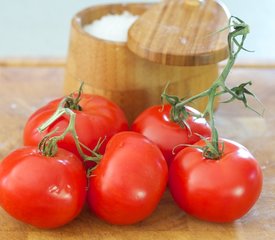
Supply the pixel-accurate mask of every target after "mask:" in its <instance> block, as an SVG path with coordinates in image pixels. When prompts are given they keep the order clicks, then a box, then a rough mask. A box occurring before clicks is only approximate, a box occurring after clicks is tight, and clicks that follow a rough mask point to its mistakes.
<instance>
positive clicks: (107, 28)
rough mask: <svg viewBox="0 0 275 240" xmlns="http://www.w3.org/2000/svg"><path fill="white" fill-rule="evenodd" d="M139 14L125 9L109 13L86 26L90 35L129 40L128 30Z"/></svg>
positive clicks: (110, 39)
mask: <svg viewBox="0 0 275 240" xmlns="http://www.w3.org/2000/svg"><path fill="white" fill-rule="evenodd" d="M137 18H138V16H136V15H133V14H131V13H129V12H128V11H124V12H122V13H121V14H108V15H105V16H103V17H102V18H100V19H98V20H95V21H93V22H92V23H91V24H87V25H85V26H84V30H85V31H86V32H88V33H89V34H90V35H92V36H95V37H97V38H100V39H104V40H109V41H114V42H127V38H128V30H129V28H130V27H131V25H132V24H133V23H134V22H135V21H136V20H137Z"/></svg>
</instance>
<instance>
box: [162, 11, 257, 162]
mask: <svg viewBox="0 0 275 240" xmlns="http://www.w3.org/2000/svg"><path fill="white" fill-rule="evenodd" d="M228 28H229V29H231V31H230V32H229V34H228V51H229V58H228V61H227V64H226V65H225V67H224V69H223V71H222V73H221V74H220V76H219V77H218V78H217V79H216V80H215V81H214V82H213V84H212V85H211V86H210V87H209V88H208V89H207V90H205V91H203V92H201V93H198V94H196V95H194V96H191V97H190V98H188V99H179V98H178V97H177V96H172V95H168V94H167V93H166V89H167V87H166V88H165V90H164V92H163V93H162V96H161V97H162V99H165V100H167V102H168V103H170V105H171V106H172V109H171V112H170V117H171V119H172V121H174V122H176V123H178V124H179V125H182V124H184V127H187V128H188V124H186V119H187V118H188V117H189V116H190V114H192V113H190V112H189V111H187V110H186V107H185V106H186V105H187V104H189V103H192V102H193V101H195V100H197V99H200V98H203V97H208V103H207V105H206V107H205V110H204V111H203V113H202V117H208V118H209V124H210V127H211V130H212V133H211V141H209V140H207V139H205V138H203V140H204V141H205V142H206V146H205V147H204V148H203V149H202V150H203V155H204V157H206V158H208V159H219V158H220V157H221V155H222V153H223V147H222V149H220V148H221V147H220V146H222V145H223V144H219V136H218V131H217V129H216V127H215V120H214V101H215V99H216V97H217V96H220V95H223V94H229V95H230V96H231V98H230V99H229V100H227V101H225V102H231V101H233V100H239V101H241V102H243V104H244V105H245V107H247V108H249V109H252V110H253V111H255V110H254V109H253V108H251V107H250V106H249V105H248V102H247V95H251V96H253V97H255V98H256V96H255V95H254V94H253V93H252V92H250V91H249V90H248V89H247V86H248V85H251V84H252V83H251V82H246V83H242V84H240V85H239V86H237V87H233V88H229V87H228V86H227V85H226V79H227V77H228V75H229V73H230V71H231V69H232V67H233V65H234V63H235V61H236V59H237V56H238V54H239V53H240V51H241V50H245V51H248V50H247V49H245V48H244V42H245V39H246V37H247V35H248V34H249V26H248V25H247V24H246V23H245V22H244V21H243V20H241V19H240V18H237V17H234V16H232V17H230V19H229V24H228V27H226V29H228ZM238 38H241V39H240V41H238V40H239V39H238ZM234 48H236V50H234ZM256 100H257V101H258V99H257V98H256ZM255 112H256V111H255ZM196 117H198V116H196ZM194 147H196V146H194Z"/></svg>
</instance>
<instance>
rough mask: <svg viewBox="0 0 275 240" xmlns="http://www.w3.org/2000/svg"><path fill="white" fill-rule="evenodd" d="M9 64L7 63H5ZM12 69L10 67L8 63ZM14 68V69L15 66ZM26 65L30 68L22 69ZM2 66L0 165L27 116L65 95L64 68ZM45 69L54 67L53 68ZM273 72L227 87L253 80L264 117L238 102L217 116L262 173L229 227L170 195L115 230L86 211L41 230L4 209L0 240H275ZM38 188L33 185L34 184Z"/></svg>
mask: <svg viewBox="0 0 275 240" xmlns="http://www.w3.org/2000/svg"><path fill="white" fill-rule="evenodd" d="M3 65H5V64H3ZM8 65H9V64H8ZM11 65H13V64H11ZM23 65H25V66H26V65H30V64H24V63H23ZM42 65H43V64H40V63H38V64H37V66H38V67H0V86H1V88H0V96H1V101H0V110H1V118H0V161H1V159H2V158H3V157H4V156H5V155H6V154H8V153H9V152H10V151H12V150H13V149H15V148H17V147H19V146H21V145H22V130H23V127H24V123H25V122H26V120H27V118H28V116H29V115H30V114H31V113H32V112H33V111H34V110H35V109H37V108H38V107H40V106H42V105H43V104H45V103H46V102H47V101H49V100H51V99H53V98H56V97H59V96H61V95H62V94H63V84H64V82H63V79H64V69H63V68H62V67H45V66H44V67H43V66H42ZM46 65H48V66H49V65H51V66H53V65H54V64H49V62H48V63H47V64H46ZM274 75H275V68H274V67H273V68H269V69H268V68H263V67H261V68H256V67H255V68H234V70H233V72H232V74H231V75H230V77H229V84H231V85H232V84H233V85H237V84H239V83H241V82H243V81H244V80H248V79H249V80H252V81H253V82H254V85H253V86H252V89H253V91H255V93H256V94H257V95H258V97H259V98H260V99H261V100H262V102H263V103H264V105H265V107H266V115H265V116H264V118H261V117H259V116H257V115H256V114H254V113H252V112H250V111H248V110H245V109H244V108H243V106H242V105H240V104H238V103H232V104H223V105H220V108H219V109H218V111H217V112H216V123H217V128H218V130H219V131H220V134H221V136H223V137H227V138H230V139H233V140H235V141H238V142H240V143H242V144H243V145H245V146H246V147H247V148H249V149H250V150H251V152H252V153H253V154H254V155H255V157H256V158H257V159H258V161H259V162H260V165H261V167H262V169H263V173H264V185H263V192H262V195H261V197H260V199H259V201H258V202H257V203H256V205H255V206H254V207H253V208H252V209H251V211H250V212H249V213H248V214H247V215H245V216H244V217H243V218H241V219H240V220H238V221H236V222H233V223H229V224H212V223H207V222H203V221H199V220H196V219H194V218H192V217H189V216H187V215H186V214H185V213H184V212H182V211H181V210H180V209H179V208H178V207H177V206H176V205H175V204H174V202H173V200H172V198H171V196H170V194H169V192H168V191H167V192H166V193H165V195H164V196H163V198H162V200H161V202H160V204H159V206H158V208H157V210H156V211H155V212H154V213H153V215H152V216H151V217H150V218H148V219H146V220H145V221H143V222H141V223H139V224H135V225H133V226H112V225H109V224H107V223H105V222H103V221H101V220H99V219H98V218H96V217H95V216H94V215H92V214H90V212H89V211H88V209H87V208H85V209H84V210H83V211H82V213H81V214H80V216H79V217H77V218H76V219H75V220H74V221H73V222H71V223H70V224H68V225H66V226H64V227H62V228H58V229H55V230H40V229H36V228H34V227H31V226H28V225H25V224H23V223H20V222H18V221H16V220H14V219H13V218H11V217H10V216H9V215H8V214H7V213H5V212H4V211H3V210H2V209H1V208H0V239H1V240H56V239H64V240H91V239H92V240H101V239H104V240H128V239H137V240H143V239H146V240H155V239H157V240H197V239H203V240H213V239H215V240H216V239H222V240H250V239H253V240H254V239H255V240H257V239H270V240H271V239H275V209H274V202H275V184H274V181H275V158H274V156H275V148H274V144H275V131H274V123H275V114H274V112H272V111H271V110H272V109H274V104H275V102H274V91H275V85H274ZM34 184H35V183H34Z"/></svg>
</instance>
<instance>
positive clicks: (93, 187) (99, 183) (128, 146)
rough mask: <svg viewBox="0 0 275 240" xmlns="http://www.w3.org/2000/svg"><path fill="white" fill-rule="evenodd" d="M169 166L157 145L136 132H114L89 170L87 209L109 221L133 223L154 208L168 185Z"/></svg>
mask: <svg viewBox="0 0 275 240" xmlns="http://www.w3.org/2000/svg"><path fill="white" fill-rule="evenodd" d="M167 178H168V169H167V164H166V161H165V159H164V157H163V155H162V153H161V151H160V150H159V149H158V147H157V146H156V145H155V144H154V143H152V142H151V141H150V140H148V139H147V138H145V137H144V136H142V135H141V134H138V133H135V132H122V133H118V134H116V135H115V136H114V137H113V138H112V139H111V140H110V141H109V143H108V145H107V148H106V152H105V155H104V156H103V158H102V159H101V162H100V163H99V165H98V166H97V168H96V169H95V170H94V171H93V172H92V176H91V178H90V183H89V190H88V204H89V207H90V209H91V210H92V211H93V212H94V213H95V214H96V215H97V216H99V217H100V218H102V219H104V220H105V221H107V222H108V223H111V224H120V225H125V224H133V223H136V222H139V221H141V220H143V219H145V218H146V217H148V216H149V215H151V213H152V212H153V211H154V210H155V208H156V207H157V204H158V203H159V201H160V199H161V197H162V195H163V193H164V191H165V189H166V185H167Z"/></svg>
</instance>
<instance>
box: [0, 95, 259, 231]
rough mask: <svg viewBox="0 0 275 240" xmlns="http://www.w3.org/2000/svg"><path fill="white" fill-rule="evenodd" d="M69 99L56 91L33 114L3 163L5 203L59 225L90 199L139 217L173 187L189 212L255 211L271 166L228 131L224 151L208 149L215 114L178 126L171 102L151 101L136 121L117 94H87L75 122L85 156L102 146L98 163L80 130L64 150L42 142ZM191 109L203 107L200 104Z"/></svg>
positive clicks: (95, 205) (113, 217)
mask: <svg viewBox="0 0 275 240" xmlns="http://www.w3.org/2000/svg"><path fill="white" fill-rule="evenodd" d="M73 96H74V97H75V98H76V95H73ZM78 97H79V96H78ZM61 101H62V99H57V100H54V101H52V102H50V103H48V104H47V105H45V106H44V107H42V108H40V109H38V110H37V111H36V112H35V113H33V114H32V115H31V116H30V118H29V119H28V121H27V123H26V125H25V128H24V145H25V146H24V147H22V148H19V149H17V150H15V151H13V152H12V153H10V154H9V155H8V156H7V157H5V158H4V159H3V160H2V161H1V163H0V205H1V207H2V208H3V209H5V210H6V211H7V212H8V213H9V214H10V215H11V216H13V217H14V218H16V219H18V220H20V221H23V222H25V223H28V224H31V225H34V226H36V227H40V228H55V227H59V226H62V225H64V224H66V223H68V222H70V221H71V220H72V219H74V218H75V217H76V216H77V215H78V214H79V213H80V211H81V210H82V208H83V206H84V204H85V203H86V202H87V204H88V206H89V208H90V210H91V211H92V212H93V213H94V214H95V215H97V216H98V217H99V218H101V219H103V220H105V221H106V222H108V223H111V224H121V225H124V224H134V223H136V222H139V221H142V220H144V219H145V218H147V217H148V216H150V215H151V214H152V213H153V211H154V210H155V209H156V207H157V205H158V203H159V201H160V199H161V197H162V195H163V193H164V191H166V190H167V191H170V192H171V194H172V196H173V198H174V200H175V202H176V203H177V204H178V206H179V207H180V208H182V209H183V210H184V211H185V212H186V213H188V214H190V215H192V216H195V217H197V218H199V219H203V220H207V221H213V222H229V221H233V220H235V219H238V218H240V217H241V216H243V215H244V214H245V213H247V212H248V211H249V209H250V208H251V207H252V206H253V204H254V203H255V202H256V200H257V199H258V197H259V195H260V192H261V187H262V173H261V169H260V167H259V165H258V163H257V161H256V159H255V158H254V157H253V156H252V155H251V154H250V153H249V151H248V150H247V149H246V148H244V147H243V146H241V145H239V144H238V143H235V142H232V141H229V140H226V139H222V141H221V145H222V148H223V153H222V156H221V157H220V158H219V159H215V160H213V159H207V158H205V157H204V156H203V150H202V149H203V147H204V146H205V144H206V143H205V141H204V139H205V138H209V137H210V136H211V129H210V127H209V125H208V123H207V121H206V120H205V119H204V118H200V117H192V116H190V117H189V118H188V119H187V124H188V126H189V127H188V128H187V127H182V126H179V125H178V124H177V123H175V122H173V121H172V120H170V110H171V106H170V105H169V104H167V105H158V106H152V107H150V108H148V109H146V110H145V111H144V112H143V113H141V114H140V115H139V116H138V117H137V118H136V120H135V121H134V122H133V124H132V125H131V126H128V123H127V120H126V117H125V115H124V113H123V111H122V110H121V109H120V108H119V107H118V106H117V105H116V104H115V103H113V102H111V101H110V100H108V99H106V98H104V97H100V96H95V95H89V94H82V95H81V96H80V98H79V100H78V101H77V107H75V106H74V108H72V109H71V110H72V111H73V112H74V113H75V115H76V119H75V124H74V127H75V131H76V133H77V139H78V140H79V143H81V144H80V145H79V146H80V147H81V150H82V151H83V152H84V153H85V155H87V156H88V155H89V154H91V155H92V154H93V152H91V151H90V150H89V149H95V148H96V149H97V150H98V155H97V157H98V156H100V157H99V159H98V161H97V163H94V162H92V163H90V162H89V161H87V159H83V154H80V153H79V146H77V145H76V143H75V139H74V137H73V136H72V134H71V133H68V134H67V135H66V136H64V137H63V138H62V139H59V140H58V141H57V146H58V149H57V151H56V152H55V153H54V154H53V155H51V154H49V153H48V152H46V151H43V150H41V148H38V147H37V146H38V144H39V143H41V141H43V139H45V138H47V139H50V138H51V136H58V135H61V134H62V133H64V131H65V130H66V128H67V127H68V125H69V123H70V120H71V119H70V116H68V115H66V114H63V115H60V116H58V118H56V119H55V120H54V121H52V122H51V123H50V124H49V126H48V127H47V129H46V130H45V131H43V132H40V131H38V128H39V126H41V125H42V124H43V123H44V122H45V121H47V120H48V119H49V118H50V117H51V116H52V115H53V114H54V113H55V112H56V110H57V108H58V107H59V106H60V102H61ZM62 107H63V108H70V106H69V105H68V106H62ZM187 110H188V111H190V112H193V113H196V114H195V115H198V112H197V111H196V110H194V109H193V108H190V107H187ZM51 134H53V135H51ZM102 138H104V141H103V142H102V143H101V144H100V145H98V141H99V139H102ZM193 144H194V146H195V147H192V146H191V145H193ZM99 154H100V155H99ZM91 159H93V158H91ZM90 167H92V170H91V171H89V170H88V168H90ZM87 171H89V176H87Z"/></svg>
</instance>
